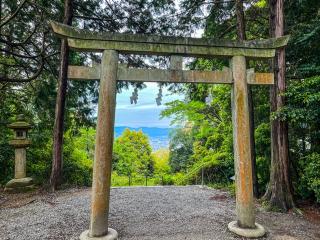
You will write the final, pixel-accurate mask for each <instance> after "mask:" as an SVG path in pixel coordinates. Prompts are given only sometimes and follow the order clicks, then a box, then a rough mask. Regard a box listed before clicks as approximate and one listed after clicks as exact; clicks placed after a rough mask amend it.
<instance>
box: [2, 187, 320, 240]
mask: <svg viewBox="0 0 320 240" xmlns="http://www.w3.org/2000/svg"><path fill="white" fill-rule="evenodd" d="M19 196H20V195H15V197H19ZM4 198H5V196H4V197H2V199H4ZM0 200H1V198H0ZM2 201H4V200H2ZM21 201H22V200H21ZM21 201H20V205H17V204H16V205H14V204H11V205H10V204H9V205H8V204H7V205H5V204H2V207H1V205H0V239H1V240H38V239H39V240H40V239H41V240H43V239H55V240H60V239H78V237H79V235H80V233H81V232H82V231H83V230H85V229H87V228H88V226H89V207H90V189H72V190H65V191H60V192H58V193H57V194H55V195H52V194H44V195H35V196H33V197H31V198H28V199H27V200H24V205H23V204H21ZM18 202H19V201H18ZM22 202H23V201H22ZM0 204H1V201H0ZM21 205H23V206H21ZM234 208H235V200H234V199H233V198H231V197H229V195H228V194H227V193H225V192H222V191H219V190H213V189H202V188H200V187H198V186H188V187H132V188H113V189H112V190H111V206H110V226H111V227H112V228H114V229H116V230H117V231H118V233H119V235H120V240H169V239H170V240H171V239H174V240H182V239H183V240H188V239H190V240H191V239H192V240H224V239H226V240H227V239H228V240H229V239H241V238H238V237H236V236H235V235H233V234H232V233H230V232H229V231H228V230H227V224H228V223H229V222H230V221H232V220H234V219H235V214H234ZM257 208H258V210H257V222H258V223H261V224H262V225H264V226H265V227H266V229H267V232H268V234H267V236H266V237H265V238H263V239H274V240H296V239H299V240H300V239H301V240H309V239H313V240H315V239H320V230H319V227H320V226H319V225H315V224H313V223H310V222H308V221H307V220H305V219H303V218H302V217H300V216H296V215H293V214H281V213H274V212H265V211H263V210H259V206H257Z"/></svg>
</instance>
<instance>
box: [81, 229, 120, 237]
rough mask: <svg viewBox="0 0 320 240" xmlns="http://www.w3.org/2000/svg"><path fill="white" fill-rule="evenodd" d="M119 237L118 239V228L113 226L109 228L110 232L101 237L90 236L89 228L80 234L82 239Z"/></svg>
mask: <svg viewBox="0 0 320 240" xmlns="http://www.w3.org/2000/svg"><path fill="white" fill-rule="evenodd" d="M117 239H118V233H117V231H116V230H114V229H112V228H108V234H107V235H105V236H101V237H90V236H89V230H86V231H84V232H83V233H81V235H80V240H117Z"/></svg>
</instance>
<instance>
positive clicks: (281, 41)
mask: <svg viewBox="0 0 320 240" xmlns="http://www.w3.org/2000/svg"><path fill="white" fill-rule="evenodd" d="M51 27H52V29H53V31H54V32H55V33H57V34H58V35H60V36H62V37H68V38H74V39H84V40H100V41H115V42H118V41H119V42H134V43H143V44H146V43H161V44H172V45H194V46H206V47H230V48H251V49H272V48H280V47H283V46H286V45H287V43H288V41H289V38H290V36H289V35H287V36H283V37H279V38H270V39H261V40H248V41H241V42H239V41H232V40H226V39H212V38H191V37H171V36H159V35H150V34H126V33H114V32H93V31H88V30H85V29H78V28H74V27H70V26H67V25H64V24H61V23H58V22H54V21H52V22H51Z"/></svg>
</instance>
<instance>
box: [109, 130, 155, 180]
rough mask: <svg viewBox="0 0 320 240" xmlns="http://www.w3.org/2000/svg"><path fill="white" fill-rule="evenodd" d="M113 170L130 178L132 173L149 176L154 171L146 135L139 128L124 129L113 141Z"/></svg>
mask: <svg viewBox="0 0 320 240" xmlns="http://www.w3.org/2000/svg"><path fill="white" fill-rule="evenodd" d="M113 160H114V161H113V162H114V165H113V167H114V170H116V171H117V173H118V174H120V175H126V176H128V177H129V178H131V177H132V176H133V175H134V174H140V175H143V176H146V177H148V176H151V175H152V174H153V171H154V166H153V161H152V157H151V146H150V143H149V139H148V136H146V135H145V134H144V133H143V132H142V131H141V130H140V131H131V130H130V129H128V128H127V129H125V130H124V131H123V133H122V135H121V136H119V137H118V138H117V139H116V140H115V143H114V151H113Z"/></svg>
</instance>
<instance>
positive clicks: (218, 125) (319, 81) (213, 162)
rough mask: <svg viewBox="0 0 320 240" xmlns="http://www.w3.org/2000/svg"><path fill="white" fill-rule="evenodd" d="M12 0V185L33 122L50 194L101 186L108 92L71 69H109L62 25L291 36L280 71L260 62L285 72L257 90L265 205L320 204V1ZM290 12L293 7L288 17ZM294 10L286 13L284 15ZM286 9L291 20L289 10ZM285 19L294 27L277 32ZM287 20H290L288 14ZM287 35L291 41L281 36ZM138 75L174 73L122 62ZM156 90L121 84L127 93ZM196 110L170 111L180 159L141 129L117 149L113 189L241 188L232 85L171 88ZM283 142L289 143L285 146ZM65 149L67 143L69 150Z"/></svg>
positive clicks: (4, 4)
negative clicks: (56, 29) (101, 98)
mask: <svg viewBox="0 0 320 240" xmlns="http://www.w3.org/2000/svg"><path fill="white" fill-rule="evenodd" d="M176 4H177V3H175V1H172V0H126V1H120V0H112V1H103V4H101V1H98V0H91V1H79V0H65V1H62V0H53V1H44V0H38V1H36V0H20V1H12V0H0V6H1V8H0V93H1V94H0V123H1V124H0V165H1V168H0V184H2V185H4V184H5V183H6V182H7V181H8V180H10V179H11V178H12V177H13V172H14V171H13V169H14V149H13V147H12V146H10V145H9V143H8V142H9V140H10V139H11V138H12V135H13V134H12V131H11V130H10V129H9V128H8V127H7V125H8V124H9V123H12V122H13V121H15V119H16V116H17V115H19V114H24V116H25V117H26V119H27V120H28V122H30V123H31V124H32V130H31V131H30V134H29V137H30V138H31V140H32V145H31V146H30V147H29V148H28V151H27V171H28V174H29V175H30V176H33V177H34V179H35V180H36V182H37V184H38V185H39V186H42V187H44V188H51V189H52V190H55V189H57V188H59V187H61V186H74V185H77V186H90V184H91V178H92V161H93V158H94V156H93V155H94V139H95V130H94V129H95V122H96V116H95V108H96V105H97V98H98V82H95V81H90V82H89V81H88V82H81V81H67V79H66V76H67V75H66V74H67V68H68V65H69V64H72V65H85V64H88V63H91V62H99V61H100V58H101V56H100V55H99V54H91V53H90V54H89V53H78V52H74V51H72V50H71V49H69V48H68V46H67V43H66V42H65V41H64V40H62V41H60V40H59V39H58V38H57V37H56V36H54V35H53V33H52V31H51V29H50V26H49V22H50V21H52V20H54V21H58V22H63V23H65V24H68V25H72V26H77V27H80V28H85V29H90V30H95V31H111V32H128V33H144V34H157V35H167V36H192V35H193V34H194V33H195V32H197V31H199V30H201V29H202V30H203V34H202V35H203V36H202V37H205V38H214V39H232V40H238V41H244V40H246V39H265V38H270V37H277V36H281V35H286V34H290V36H291V37H290V41H289V43H288V46H287V48H286V49H285V50H284V49H282V50H279V51H278V53H277V56H276V58H275V61H272V62H271V61H270V62H266V61H260V60H250V61H249V62H248V63H247V64H248V66H249V67H250V68H254V69H255V70H256V71H257V72H258V71H260V72H268V71H274V72H275V76H276V84H275V86H272V87H267V86H250V89H249V95H248V98H249V103H250V119H251V121H250V125H251V127H252V134H251V135H252V136H251V140H252V144H253V146H255V148H254V151H252V158H253V160H254V161H253V179H254V195H255V197H256V198H261V199H263V200H264V201H265V202H266V205H267V206H270V207H272V208H275V209H280V210H288V209H290V208H293V207H295V204H296V202H298V201H299V200H302V199H308V200H311V201H313V202H318V203H320V108H319V106H320V41H319V39H320V1H318V0H309V1H307V0H299V1H296V0H286V1H282V0H268V1H267V0H252V1H247V0H244V1H242V0H231V1H229V0H228V1H227V0H226V1H221V0H213V1H205V0H200V1H194V0H181V1H179V3H178V5H176ZM279 6H280V7H281V8H279ZM282 8H283V9H282ZM279 9H280V10H279ZM281 9H282V10H283V11H282V12H283V19H284V26H281V22H280V25H279V24H278V23H279V22H277V21H278V20H279V19H278V18H277V17H276V16H281V12H280V13H279V11H281ZM277 11H278V12H277ZM279 34H280V35H279ZM120 62H122V63H127V64H128V65H129V66H134V67H144V68H152V67H155V66H156V67H161V68H165V67H167V66H168V59H167V58H165V57H153V58H151V57H143V56H142V57H141V56H140V57H137V56H133V55H121V56H120ZM228 66H229V62H228V60H227V59H200V58H198V59H188V62H187V64H186V68H188V69H198V70H221V69H222V68H223V67H228ZM129 86H133V87H135V88H137V89H138V90H139V89H142V88H144V87H145V85H144V84H137V83H130V82H125V83H124V82H118V85H117V90H118V92H121V91H122V90H124V89H128V87H129ZM167 87H168V88H169V90H170V91H171V92H172V93H179V94H181V95H183V96H184V98H185V99H184V100H183V101H180V100H177V101H173V102H170V103H168V104H166V109H165V110H164V111H163V112H162V116H163V117H168V116H170V117H171V118H172V119H173V122H172V123H173V124H176V125H178V126H180V127H178V128H175V129H174V130H173V131H172V133H171V135H170V146H169V149H161V150H158V151H156V152H152V149H151V146H150V143H149V140H148V137H147V136H146V135H145V134H143V133H142V132H141V131H140V132H139V131H137V132H136V131H130V130H125V131H124V133H123V134H122V135H121V136H120V137H118V138H117V139H115V143H114V154H113V176H112V182H113V184H114V185H115V186H122V185H128V184H129V185H145V184H147V185H156V184H159V185H161V184H162V185H167V184H168V185H169V184H177V185H184V184H201V182H202V183H204V184H206V185H209V186H213V187H219V188H229V189H230V190H233V189H234V186H233V184H234V183H233V180H232V179H233V176H234V161H233V138H232V117H231V97H230V96H231V87H230V86H227V85H204V84H198V85H195V84H171V85H168V86H167ZM279 136H280V137H279ZM62 143H63V144H62Z"/></svg>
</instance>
